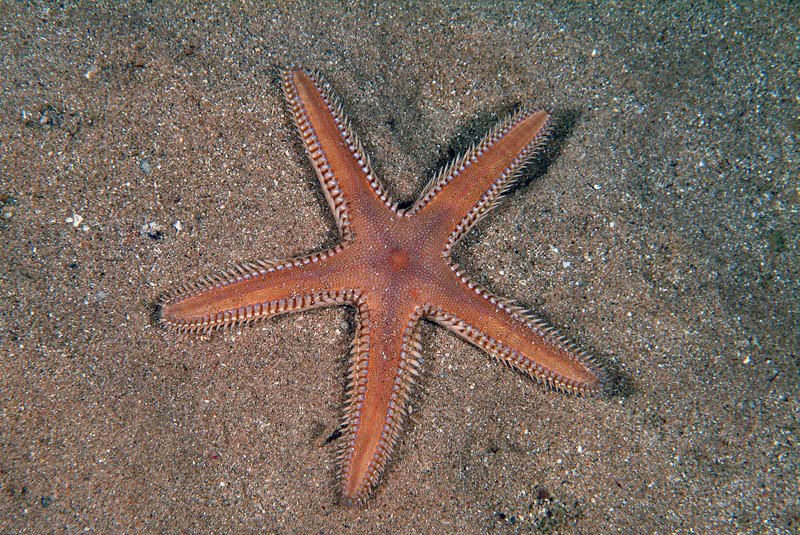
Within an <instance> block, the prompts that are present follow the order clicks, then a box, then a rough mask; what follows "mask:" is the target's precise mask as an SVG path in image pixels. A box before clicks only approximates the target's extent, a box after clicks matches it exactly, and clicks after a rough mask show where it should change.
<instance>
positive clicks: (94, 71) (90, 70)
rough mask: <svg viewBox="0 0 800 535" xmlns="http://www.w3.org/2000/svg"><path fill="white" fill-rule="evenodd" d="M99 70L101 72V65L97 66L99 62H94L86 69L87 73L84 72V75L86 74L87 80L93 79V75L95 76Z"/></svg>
mask: <svg viewBox="0 0 800 535" xmlns="http://www.w3.org/2000/svg"><path fill="white" fill-rule="evenodd" d="M98 72H100V67H98V66H97V63H92V64H91V65H90V66H89V68H88V69H87V70H86V73H84V75H83V76H84V77H85V78H86V79H87V80H91V79H92V77H93V76H94V75H95V74H97V73H98Z"/></svg>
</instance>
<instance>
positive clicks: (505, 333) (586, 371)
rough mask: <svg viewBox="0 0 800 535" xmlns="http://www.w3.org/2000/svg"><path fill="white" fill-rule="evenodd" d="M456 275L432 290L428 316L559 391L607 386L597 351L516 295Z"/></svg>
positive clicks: (587, 390) (587, 391) (585, 391)
mask: <svg viewBox="0 0 800 535" xmlns="http://www.w3.org/2000/svg"><path fill="white" fill-rule="evenodd" d="M454 271H455V270H454ZM455 274H456V276H457V277H458V280H456V281H455V282H454V283H452V284H450V285H449V286H450V287H449V288H447V289H445V290H444V291H442V290H438V291H437V292H436V294H435V295H433V297H432V302H431V305H430V312H429V313H428V315H427V317H428V318H430V319H431V320H433V321H435V322H436V323H438V324H439V325H442V326H444V327H446V328H447V329H449V330H450V331H452V332H454V333H455V334H457V335H458V336H460V337H461V338H463V339H465V340H467V341H468V342H470V343H472V344H474V345H476V346H478V347H480V348H481V349H483V350H485V351H486V352H487V353H489V354H490V355H491V356H493V357H495V358H496V359H498V360H500V361H502V362H505V363H506V364H508V365H509V366H511V367H512V368H515V369H517V370H519V371H522V372H524V373H526V374H527V375H529V376H530V377H532V378H533V379H536V380H537V381H539V382H543V383H547V384H548V385H550V386H551V387H553V388H555V389H557V390H562V391H566V392H571V393H576V394H578V393H580V394H594V393H597V392H598V391H599V390H600V389H601V388H602V385H603V382H604V381H605V374H604V372H603V370H602V368H601V366H600V365H599V364H598V363H597V362H596V361H595V360H594V358H593V357H592V356H590V355H589V354H588V353H586V352H585V351H584V350H582V349H580V348H579V347H578V346H577V345H576V344H575V343H573V342H571V341H569V340H568V339H566V338H565V337H564V336H562V335H561V334H559V333H558V331H556V330H555V329H554V328H553V327H551V326H550V325H548V323H547V322H545V321H544V320H542V319H539V318H537V317H535V316H534V315H533V314H532V313H530V312H528V311H527V310H525V309H524V308H522V307H520V306H518V305H516V304H514V303H513V302H512V301H511V300H508V299H504V298H502V297H498V296H495V295H493V294H492V293H490V292H488V291H486V290H484V289H483V288H481V287H480V286H478V285H477V284H476V283H474V282H473V281H471V280H470V279H469V278H468V277H466V276H465V275H464V274H463V273H460V272H458V271H455Z"/></svg>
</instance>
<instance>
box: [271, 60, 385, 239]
mask: <svg viewBox="0 0 800 535" xmlns="http://www.w3.org/2000/svg"><path fill="white" fill-rule="evenodd" d="M283 78H284V81H283V87H284V94H285V95H286V102H287V105H288V107H289V111H290V112H291V114H292V117H293V118H294V121H295V125H296V127H297V130H298V132H299V134H300V139H301V140H302V143H303V146H304V147H305V150H306V154H307V155H308V159H309V160H310V161H311V166H312V167H313V168H314V172H315V173H316V175H317V178H318V179H319V181H320V184H321V186H322V191H323V192H324V194H325V198H326V199H327V201H328V205H329V206H330V207H331V210H332V211H333V214H334V217H335V218H336V224H337V226H338V228H339V232H340V233H341V235H342V237H343V238H344V240H345V241H347V240H349V239H350V238H351V237H352V236H351V235H352V227H353V226H355V227H356V228H364V227H363V225H359V223H363V219H364V218H368V219H369V218H371V217H374V215H375V213H378V212H380V213H385V212H386V210H387V208H388V209H389V210H392V211H396V210H397V205H396V203H394V202H393V201H392V200H391V198H390V197H389V195H388V193H387V192H386V190H385V189H384V188H383V186H382V185H381V183H380V181H379V180H378V178H377V177H376V176H375V173H373V171H372V166H371V165H370V162H369V157H368V156H367V154H366V152H364V148H363V147H362V145H361V141H359V139H358V136H356V134H355V132H353V129H352V128H351V126H350V120H349V119H348V118H347V116H346V115H345V113H344V111H343V110H342V107H341V105H340V104H339V101H338V99H337V98H336V97H335V96H334V94H333V93H332V91H331V90H330V88H329V87H328V84H326V83H324V82H323V81H322V80H321V77H320V75H319V74H312V73H309V72H307V71H305V70H303V69H299V68H289V69H286V71H285V72H284V77H283ZM359 219H361V220H362V221H358V220H359ZM353 223H355V225H353Z"/></svg>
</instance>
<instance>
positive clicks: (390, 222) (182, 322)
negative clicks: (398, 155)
mask: <svg viewBox="0 0 800 535" xmlns="http://www.w3.org/2000/svg"><path fill="white" fill-rule="evenodd" d="M283 83H284V90H285V93H286V99H287V102H288V106H289V109H290V111H291V113H292V115H293V117H294V120H295V123H296V126H297V129H298V131H299V133H300V136H301V137H302V141H303V144H304V146H305V149H306V153H307V154H308V157H309V159H310V160H311V165H312V166H313V168H314V171H315V172H316V174H317V177H318V178H319V180H320V184H321V185H322V188H323V191H324V192H325V197H326V198H327V200H328V203H329V205H330V207H331V210H332V211H333V214H334V216H335V219H336V223H337V226H338V229H339V232H340V235H341V239H340V242H339V243H338V244H337V245H336V246H335V247H333V248H332V249H329V250H326V251H322V252H319V253H314V254H311V255H308V256H303V257H298V258H292V259H287V260H262V261H257V262H252V263H245V264H242V265H240V266H236V267H235V268H234V269H231V270H229V271H226V272H223V273H220V274H218V275H215V276H209V277H205V278H203V279H201V280H200V281H199V282H197V283H194V284H189V285H185V286H183V287H182V288H180V289H178V290H176V291H174V292H171V293H169V294H166V295H165V296H164V297H162V299H161V301H160V318H161V322H162V323H163V324H164V325H167V326H169V327H172V328H174V329H176V330H178V331H182V332H187V331H188V332H198V331H202V332H206V331H209V330H211V329H215V328H217V327H223V326H230V325H233V324H238V323H246V322H249V321H252V320H255V319H260V318H268V317H272V316H275V315H277V314H281V313H285V312H291V311H300V310H308V309H311V308H316V307H322V306H330V305H351V306H353V307H355V309H356V318H357V330H356V336H355V339H354V341H353V348H352V354H351V357H350V369H349V372H348V383H349V386H348V391H347V403H346V407H345V411H344V420H343V424H342V427H343V429H342V431H343V442H342V448H341V452H340V459H339V461H340V478H341V481H340V483H341V495H342V498H343V499H344V500H345V501H347V502H352V501H355V502H362V501H363V500H364V499H366V498H367V497H368V496H369V494H370V493H371V491H372V490H373V488H374V487H375V485H376V484H377V482H378V480H379V478H380V476H381V474H382V473H383V471H384V469H385V467H386V463H387V461H388V459H389V456H390V455H391V452H392V450H393V448H394V446H395V443H396V441H397V438H398V434H399V432H400V429H401V427H402V424H403V419H404V417H405V415H406V413H407V410H408V396H409V390H410V388H411V386H412V385H413V383H414V380H415V377H416V376H417V375H418V373H419V371H418V367H419V360H418V359H419V351H420V343H419V325H420V321H421V320H423V319H427V320H430V321H433V322H435V323H438V324H439V325H442V326H444V327H446V328H448V329H450V330H451V331H453V332H454V333H456V334H457V335H458V336H460V337H461V338H463V339H465V340H467V341H468V342H471V343H473V344H475V345H476V346H478V347H480V348H482V349H484V350H485V351H487V352H488V353H489V354H491V355H492V356H493V357H495V358H497V359H498V360H501V361H503V362H505V363H507V364H509V365H510V366H512V367H514V368H516V369H518V370H520V371H522V372H524V373H526V374H528V375H530V376H531V377H533V378H534V379H537V380H539V381H542V382H546V383H548V384H550V385H551V386H553V387H555V388H557V389H559V390H563V391H567V392H574V393H592V392H595V391H597V390H598V389H599V387H600V384H601V379H602V371H601V370H600V369H599V366H597V365H596V364H595V362H594V360H593V359H592V358H591V357H589V356H588V355H586V354H585V353H584V352H582V351H581V350H579V349H577V348H576V347H575V345H574V344H572V343H571V342H569V341H567V340H565V339H564V338H563V337H562V336H560V335H559V334H558V333H557V332H556V331H555V330H553V329H552V328H551V327H549V326H548V325H547V324H546V323H545V322H543V321H541V320H539V319H537V318H535V317H534V316H533V315H531V314H530V313H528V312H527V311H525V310H524V309H522V308H521V307H519V306H517V305H515V304H513V303H512V302H511V301H510V300H507V299H504V298H501V297H497V296H495V295H492V294H491V293H489V292H488V291H486V290H484V289H482V288H481V287H479V286H478V285H477V284H475V283H474V282H473V281H471V280H470V279H469V278H468V277H467V276H466V275H465V274H463V273H462V272H461V271H460V270H459V269H458V267H457V266H456V265H455V264H454V263H452V262H451V260H450V251H451V250H452V247H453V245H455V243H457V242H458V240H459V239H460V238H461V237H462V236H463V235H464V234H465V233H466V232H467V231H468V230H469V229H470V228H471V227H472V226H473V225H474V224H475V223H476V222H477V221H478V220H479V219H480V218H481V217H482V216H483V215H485V214H486V213H487V212H488V211H489V210H490V209H491V208H493V207H494V206H495V205H496V204H497V201H498V200H499V199H500V197H502V195H503V194H504V193H505V192H506V191H507V190H508V189H509V188H510V187H511V186H512V185H513V183H514V181H515V180H516V178H517V176H518V174H519V171H520V169H521V168H522V167H523V166H524V165H525V164H526V163H527V162H528V161H530V159H531V158H533V157H534V156H535V155H536V154H537V153H538V152H539V151H540V150H541V148H542V147H543V145H544V143H545V142H546V140H547V137H548V134H549V130H550V125H551V118H550V114H549V113H548V112H547V111H545V110H538V109H526V110H522V111H520V112H517V113H515V114H513V115H511V116H510V117H508V118H506V119H505V120H504V121H502V122H501V123H499V124H498V125H497V126H496V127H495V128H494V129H493V130H492V131H491V132H490V133H489V134H488V135H487V136H486V137H485V138H484V139H483V140H482V141H481V142H480V143H479V144H478V145H476V146H474V147H473V148H472V149H470V150H469V151H468V152H467V153H466V154H465V155H464V156H462V157H461V158H459V159H457V160H456V161H454V162H453V163H451V164H450V165H448V166H447V167H446V168H445V169H443V170H442V171H441V172H440V173H439V174H438V175H437V176H436V177H434V178H433V179H432V180H431V182H430V184H429V185H428V187H427V188H426V189H425V191H424V192H423V194H422V195H421V197H420V199H419V200H418V201H417V202H416V204H414V205H413V206H411V207H410V208H408V209H406V210H400V209H398V208H397V204H396V203H395V202H394V201H393V200H392V199H391V198H390V197H389V196H388V194H387V193H386V191H385V190H384V189H383V187H382V186H381V184H380V182H379V181H378V179H377V177H376V176H375V174H374V173H373V171H372V169H371V166H370V163H369V159H368V158H367V156H366V154H365V153H364V150H363V149H362V147H361V144H360V142H359V141H358V139H357V137H356V136H355V134H354V133H353V131H352V130H351V128H350V126H349V121H348V120H347V118H346V117H345V115H344V113H343V111H342V109H341V106H340V105H339V104H338V102H337V101H336V99H335V97H334V96H333V95H332V93H331V91H330V89H329V87H328V86H327V84H325V83H323V82H322V81H321V79H320V77H319V75H317V74H313V73H309V72H307V71H305V70H302V69H299V68H290V69H287V70H286V71H285V73H284V82H283Z"/></svg>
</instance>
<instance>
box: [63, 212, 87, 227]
mask: <svg viewBox="0 0 800 535" xmlns="http://www.w3.org/2000/svg"><path fill="white" fill-rule="evenodd" d="M65 221H66V222H67V223H70V224H71V225H72V226H73V228H78V227H79V226H80V225H81V223H83V217H82V216H80V215H78V214H72V215H71V216H69V217H68V218H67V219H66V220H65Z"/></svg>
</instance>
